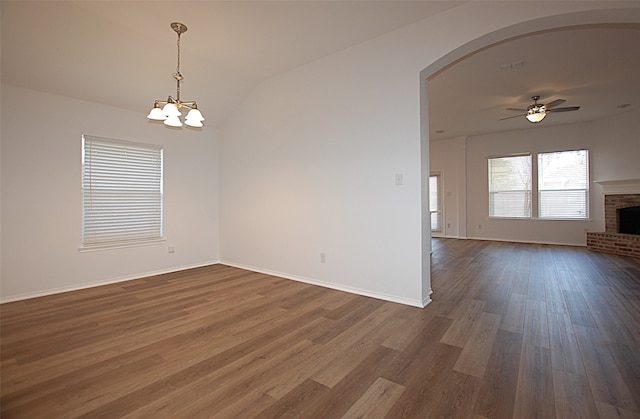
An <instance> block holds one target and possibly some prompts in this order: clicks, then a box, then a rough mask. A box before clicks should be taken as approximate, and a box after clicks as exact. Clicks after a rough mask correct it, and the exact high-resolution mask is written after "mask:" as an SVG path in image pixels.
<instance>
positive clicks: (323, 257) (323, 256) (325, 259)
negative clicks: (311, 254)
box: [320, 253, 327, 263]
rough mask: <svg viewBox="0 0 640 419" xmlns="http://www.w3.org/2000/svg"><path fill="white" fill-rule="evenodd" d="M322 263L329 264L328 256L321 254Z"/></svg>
mask: <svg viewBox="0 0 640 419" xmlns="http://www.w3.org/2000/svg"><path fill="white" fill-rule="evenodd" d="M320 263H327V255H325V254H324V253H320Z"/></svg>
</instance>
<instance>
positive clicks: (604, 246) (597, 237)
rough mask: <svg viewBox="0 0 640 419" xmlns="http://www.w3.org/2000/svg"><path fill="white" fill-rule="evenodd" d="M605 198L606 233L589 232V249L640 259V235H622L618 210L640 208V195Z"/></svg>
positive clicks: (624, 194)
mask: <svg viewBox="0 0 640 419" xmlns="http://www.w3.org/2000/svg"><path fill="white" fill-rule="evenodd" d="M604 193H605V196H604V218H605V231H604V232H591V231H590V232H587V248H589V249H590V250H593V251H596V252H603V253H613V254H616V255H622V256H631V257H635V258H640V235H637V234H621V233H618V231H619V222H618V211H617V210H618V209H619V208H628V207H635V206H640V194H636V193H631V194H629V193H615V194H608V193H607V191H606V190H605V192H604Z"/></svg>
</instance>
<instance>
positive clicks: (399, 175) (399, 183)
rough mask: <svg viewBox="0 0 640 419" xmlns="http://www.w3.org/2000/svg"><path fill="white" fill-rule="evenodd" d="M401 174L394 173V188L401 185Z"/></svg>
mask: <svg viewBox="0 0 640 419" xmlns="http://www.w3.org/2000/svg"><path fill="white" fill-rule="evenodd" d="M402 180H403V179H402V173H396V186H400V185H402Z"/></svg>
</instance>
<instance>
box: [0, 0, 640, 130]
mask: <svg viewBox="0 0 640 419" xmlns="http://www.w3.org/2000/svg"><path fill="white" fill-rule="evenodd" d="M461 3H464V2H455V1H368V0H357V1H213V0H211V1H160V2H156V1H7V0H3V1H2V2H1V3H0V4H1V8H2V9H1V19H2V21H1V23H2V25H1V42H2V44H1V46H2V50H1V51H2V82H3V83H7V84H11V85H16V86H20V87H24V88H30V89H35V90H40V91H44V92H49V93H54V94H58V95H64V96H68V97H72V98H77V99H82V100H86V101H91V102H96V103H102V104H106V105H111V106H115V107H119V108H124V109H129V110H132V111H137V112H141V113H146V112H148V110H149V109H150V107H151V106H152V105H153V101H154V100H155V99H166V97H167V96H168V95H172V96H175V82H174V79H173V77H172V74H173V73H174V72H175V68H176V60H177V56H176V54H177V49H176V34H175V32H173V30H172V29H171V28H170V23H171V22H173V21H179V22H182V23H184V24H186V25H187V26H188V28H189V29H188V31H187V32H186V33H185V34H184V35H183V36H182V42H181V53H182V56H181V73H182V74H183V76H184V81H183V83H182V92H181V98H182V99H183V100H197V101H198V105H199V108H200V109H201V110H202V112H203V114H204V115H205V117H206V118H207V120H206V122H205V124H206V125H207V126H220V125H221V124H222V123H223V122H224V121H225V120H226V118H227V117H228V116H229V115H230V114H231V113H232V112H233V110H234V109H235V107H236V106H238V104H239V103H241V102H242V101H243V100H244V99H245V98H246V97H247V96H248V95H249V94H250V92H251V90H252V89H253V88H254V87H255V86H256V85H257V84H258V83H260V82H261V81H263V80H265V79H267V78H268V77H271V76H273V75H276V74H279V73H282V72H286V71H288V70H290V69H293V68H295V67H297V66H300V65H303V64H305V63H309V62H312V61H314V60H317V59H320V58H322V57H325V56H327V55H330V54H332V53H334V52H337V51H340V50H343V49H346V48H349V47H351V46H353V45H356V44H358V43H361V42H364V41H366V40H368V39H371V38H374V37H377V36H380V35H383V34H385V33H387V32H390V31H393V30H396V29H399V28H401V27H403V26H406V25H409V24H411V23H414V22H417V21H419V20H422V19H426V18H428V17H431V16H434V15H437V14H438V13H441V12H443V11H445V10H447V9H450V8H454V7H457V6H458V5H460V4H461ZM638 45H640V26H639V25H635V26H633V25H631V26H629V25H627V26H598V27H589V28H572V29H570V30H556V31H549V32H545V33H540V34H534V35H530V36H527V37H521V38H518V39H515V40H510V41H505V42H502V43H500V44H499V45H496V46H494V47H491V48H486V49H484V50H482V51H479V52H477V53H475V54H472V55H470V56H469V57H466V58H465V59H463V60H461V61H459V62H458V63H455V64H454V65H452V66H450V67H449V68H447V69H445V70H444V71H441V72H440V73H438V74H437V75H435V76H434V77H432V79H430V81H429V98H430V129H431V134H430V135H431V138H432V139H444V138H452V137H458V136H467V135H477V134H482V133H489V132H495V131H506V130H518V129H526V128H536V127H538V126H550V125H553V124H561V123H574V122H581V121H586V120H594V119H598V118H603V117H607V116H612V115H614V114H616V113H619V112H626V111H629V110H632V109H637V108H638V107H639V106H640V103H639V102H640V54H638V52H637V51H638ZM416 77H418V75H417V74H416ZM534 94H536V95H540V96H541V102H543V103H548V102H550V101H552V100H555V99H558V98H562V99H566V102H565V103H564V104H563V105H562V106H581V109H580V110H579V111H576V112H567V113H556V114H551V115H549V116H548V117H547V118H546V119H545V120H544V121H543V122H542V123H541V124H537V125H534V124H531V123H529V122H527V121H526V120H525V119H524V118H514V119H509V120H505V121H499V119H500V118H503V117H506V116H510V115H513V114H514V112H511V111H507V110H506V109H505V108H507V107H517V108H526V107H527V106H528V105H529V104H531V102H532V101H531V100H530V96H532V95H534ZM624 104H630V105H631V106H629V107H627V108H625V109H619V108H618V106H619V105H624ZM439 131H442V132H439Z"/></svg>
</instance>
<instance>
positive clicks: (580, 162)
mask: <svg viewBox="0 0 640 419" xmlns="http://www.w3.org/2000/svg"><path fill="white" fill-rule="evenodd" d="M538 212H539V215H538V216H539V217H540V218H588V217H589V152H588V151H587V150H571V151H559V152H553V153H540V154H538Z"/></svg>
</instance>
